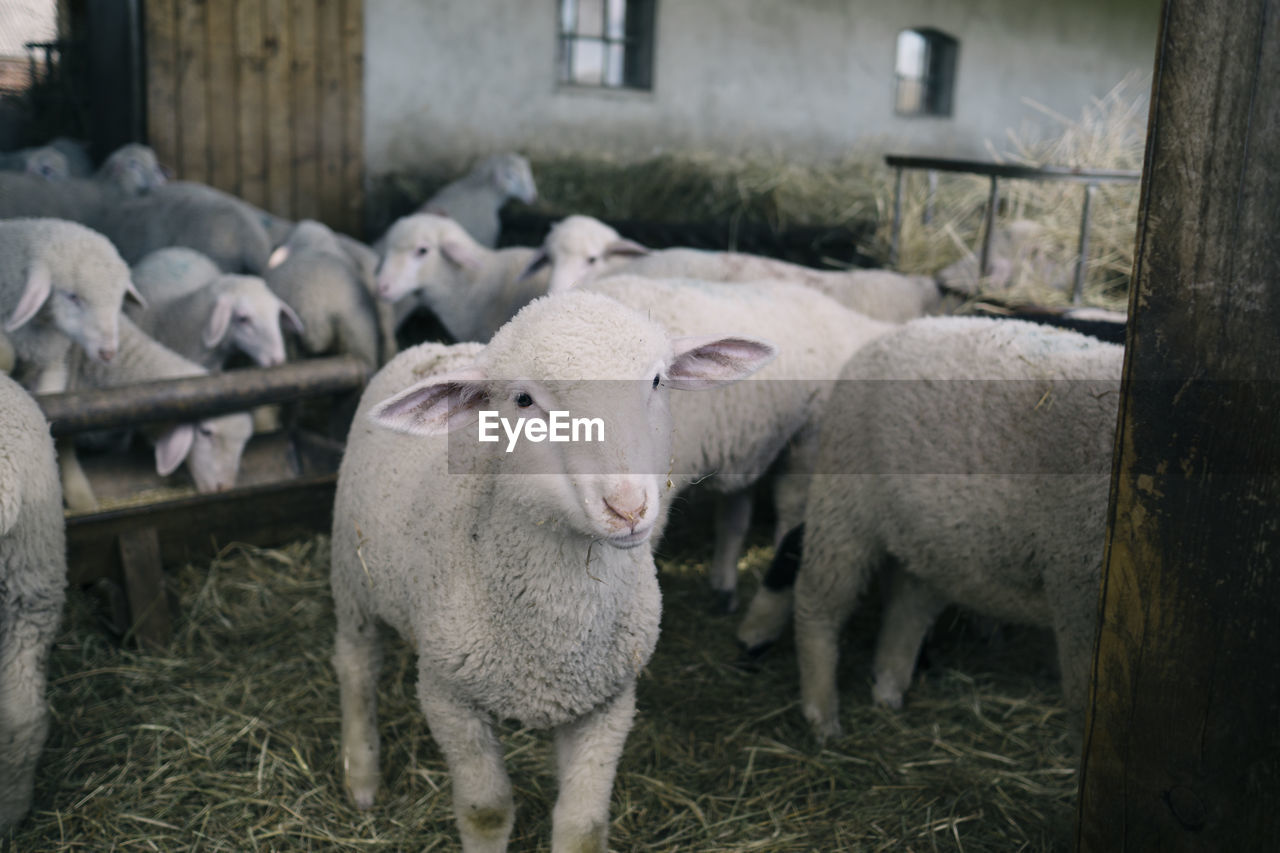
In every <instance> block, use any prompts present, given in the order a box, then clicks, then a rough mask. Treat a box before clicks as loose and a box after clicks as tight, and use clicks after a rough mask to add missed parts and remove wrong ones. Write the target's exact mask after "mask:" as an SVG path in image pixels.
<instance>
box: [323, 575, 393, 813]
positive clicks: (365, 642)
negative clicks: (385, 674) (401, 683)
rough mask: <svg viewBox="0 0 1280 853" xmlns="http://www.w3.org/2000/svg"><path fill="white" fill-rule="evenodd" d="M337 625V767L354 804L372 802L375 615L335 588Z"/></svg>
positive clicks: (377, 662) (378, 655)
mask: <svg viewBox="0 0 1280 853" xmlns="http://www.w3.org/2000/svg"><path fill="white" fill-rule="evenodd" d="M334 601H335V602H336V603H337V607H336V610H337V616H338V630H337V637H336V639H335V642H334V652H333V668H334V669H335V670H337V673H338V692H339V696H340V698H341V705H342V771H343V777H344V778H345V779H346V783H347V791H348V793H350V795H351V799H352V800H353V801H354V802H355V804H356V807H357V808H359V809H367V808H369V807H370V806H372V805H373V798H374V794H376V793H377V790H378V777H379V771H378V753H379V740H378V672H379V670H380V668H381V663H382V648H381V643H380V641H379V637H378V626H377V623H376V621H375V620H373V619H372V618H369V617H368V616H365V615H363V614H361V613H360V612H359V610H358V608H357V607H356V606H355V605H354V604H353V603H351V598H350V596H344V595H341V594H339V593H337V592H336V591H335V595H334Z"/></svg>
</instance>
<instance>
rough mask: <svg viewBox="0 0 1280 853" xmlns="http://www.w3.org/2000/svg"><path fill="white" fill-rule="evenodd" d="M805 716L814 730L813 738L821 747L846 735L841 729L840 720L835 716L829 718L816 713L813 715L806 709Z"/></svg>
mask: <svg viewBox="0 0 1280 853" xmlns="http://www.w3.org/2000/svg"><path fill="white" fill-rule="evenodd" d="M804 716H805V718H806V719H807V720H808V721H809V725H810V726H811V727H812V729H813V736H814V738H816V739H817V741H818V743H819V744H820V745H823V744H826V742H827V741H829V740H835V739H837V738H839V737H840V736H841V735H843V734H844V732H843V731H841V729H840V718H839V717H838V716H837V715H835V714H832V715H831V716H827V715H825V714H818V713H816V712H812V713H811V709H809V708H806V709H805V713H804Z"/></svg>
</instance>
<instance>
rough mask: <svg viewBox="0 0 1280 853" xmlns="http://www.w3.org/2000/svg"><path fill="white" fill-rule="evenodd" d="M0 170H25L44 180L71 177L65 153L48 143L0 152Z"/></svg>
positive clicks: (62, 179)
mask: <svg viewBox="0 0 1280 853" xmlns="http://www.w3.org/2000/svg"><path fill="white" fill-rule="evenodd" d="M0 170H3V171H6V172H27V173H28V174H32V175H36V176H37V177H40V178H44V179H45V180H46V181H65V180H66V179H67V178H70V177H71V166H70V164H69V163H67V157H66V155H65V154H63V153H62V152H61V151H59V150H58V149H56V148H52V147H50V146H48V145H41V146H39V147H38V148H20V149H18V150H17V151H10V152H8V153H7V154H0Z"/></svg>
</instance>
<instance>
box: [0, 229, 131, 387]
mask: <svg viewBox="0 0 1280 853" xmlns="http://www.w3.org/2000/svg"><path fill="white" fill-rule="evenodd" d="M126 293H127V294H131V295H132V296H134V297H135V298H137V299H138V300H139V301H141V297H138V294H137V291H136V290H135V289H134V287H133V283H132V282H131V281H130V280H129V268H128V267H127V266H125V263H124V261H122V260H121V259H120V255H119V254H117V253H116V250H115V249H114V248H113V247H112V246H111V244H110V243H109V242H107V240H106V238H105V237H103V236H102V235H101V234H96V233H94V232H93V231H90V230H89V229H88V228H85V227H84V226H82V225H77V224H75V223H73V222H62V221H60V220H56V219H13V220H7V221H3V222H0V316H3V317H4V326H3V332H4V334H5V336H6V337H7V338H8V342H9V345H10V346H11V348H12V349H13V352H14V355H15V356H16V361H17V362H18V370H19V371H21V372H22V374H23V380H22V381H23V384H24V385H26V387H27V388H29V389H30V390H32V391H33V392H34V393H37V394H52V393H56V392H58V391H63V390H66V387H67V377H68V369H69V368H68V358H69V355H70V353H71V351H72V348H73V347H72V345H73V343H75V344H79V345H80V347H83V349H84V351H85V352H86V353H88V354H89V357H90V358H92V359H94V360H96V361H98V362H100V363H104V364H105V363H107V362H110V361H111V360H112V358H113V357H114V356H115V354H116V347H117V344H118V334H119V333H118V322H119V317H120V308H121V304H122V302H123V300H124V297H125V294H126Z"/></svg>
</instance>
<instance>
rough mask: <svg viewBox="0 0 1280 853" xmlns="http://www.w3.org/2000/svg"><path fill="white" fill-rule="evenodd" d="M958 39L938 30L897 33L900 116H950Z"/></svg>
mask: <svg viewBox="0 0 1280 853" xmlns="http://www.w3.org/2000/svg"><path fill="white" fill-rule="evenodd" d="M958 47H959V42H957V41H956V40H955V39H953V38H952V37H951V36H949V35H947V34H946V33H944V32H940V31H939V30H931V29H919V30H903V31H902V32H900V33H898V58H897V63H896V68H895V71H896V72H897V78H898V91H897V95H896V97H895V100H894V109H895V110H896V111H897V113H898V114H899V115H908V116H949V115H951V90H952V88H953V87H954V85H955V79H956V51H957V49H958Z"/></svg>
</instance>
